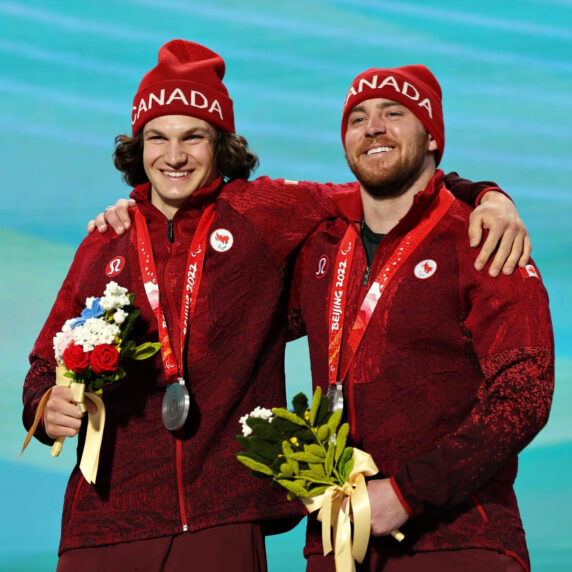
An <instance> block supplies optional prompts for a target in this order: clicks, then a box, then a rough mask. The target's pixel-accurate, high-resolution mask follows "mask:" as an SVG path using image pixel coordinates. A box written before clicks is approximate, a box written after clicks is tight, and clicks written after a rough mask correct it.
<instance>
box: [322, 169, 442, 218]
mask: <svg viewBox="0 0 572 572" xmlns="http://www.w3.org/2000/svg"><path fill="white" fill-rule="evenodd" d="M444 181H445V175H444V173H443V171H441V169H437V171H436V172H435V174H434V175H433V177H431V180H430V181H429V183H428V184H427V186H426V187H425V189H423V190H422V191H419V192H418V193H417V194H416V195H415V197H414V198H413V204H412V205H411V208H410V209H409V211H408V212H407V213H406V214H405V216H404V217H403V218H402V219H401V220H400V221H399V224H398V226H399V227H401V226H402V225H404V226H406V227H407V228H411V227H412V226H414V225H415V224H416V222H417V221H418V220H419V218H420V217H421V216H422V215H423V213H424V212H425V210H426V209H427V208H428V207H429V205H430V204H431V201H432V200H433V198H434V197H435V196H436V195H437V193H438V192H439V190H440V189H441V187H442V186H443V184H444ZM333 200H334V201H335V203H336V204H337V206H338V209H339V210H340V212H341V213H342V216H343V217H344V218H346V219H347V220H348V221H350V222H361V220H362V217H363V203H362V200H361V193H360V185H359V183H358V182H356V183H355V184H354V185H353V186H352V188H350V189H348V190H344V191H340V192H337V193H334V195H333Z"/></svg>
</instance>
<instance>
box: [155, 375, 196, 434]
mask: <svg viewBox="0 0 572 572" xmlns="http://www.w3.org/2000/svg"><path fill="white" fill-rule="evenodd" d="M190 401H191V400H190V398H189V392H188V391H187V388H186V386H185V381H184V380H183V379H182V378H179V383H171V385H169V387H167V391H166V392H165V396H164V397H163V411H162V416H163V425H165V427H166V428H167V429H168V430H169V431H177V430H178V429H180V428H181V427H182V426H183V425H184V424H185V421H186V420H187V415H188V414H189V405H190Z"/></svg>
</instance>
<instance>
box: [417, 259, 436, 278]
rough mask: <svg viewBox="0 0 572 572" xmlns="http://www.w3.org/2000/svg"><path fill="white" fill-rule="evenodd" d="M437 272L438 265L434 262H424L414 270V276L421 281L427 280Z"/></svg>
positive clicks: (428, 260) (429, 260)
mask: <svg viewBox="0 0 572 572" xmlns="http://www.w3.org/2000/svg"><path fill="white" fill-rule="evenodd" d="M436 271H437V263H436V262H435V261H434V260H431V259H427V260H422V261H421V262H419V264H417V265H416V266H415V268H414V269H413V274H415V276H416V277H417V278H419V279H420V280H426V279H427V278H430V277H431V276H433V274H435V272H436Z"/></svg>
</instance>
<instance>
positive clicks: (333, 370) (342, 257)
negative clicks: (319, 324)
mask: <svg viewBox="0 0 572 572" xmlns="http://www.w3.org/2000/svg"><path fill="white" fill-rule="evenodd" d="M358 239H359V236H358V232H357V230H356V229H355V227H354V225H353V224H350V225H349V226H348V228H347V230H346V232H345V234H344V237H343V238H342V242H341V243H340V246H339V248H338V253H337V254H336V266H335V268H334V276H333V278H332V288H331V292H330V303H329V312H328V318H329V319H328V323H329V341H330V343H329V352H328V366H329V367H328V382H329V384H330V386H334V385H336V382H337V381H338V366H339V363H340V348H341V346H342V332H343V328H344V317H345V311H346V295H347V291H348V288H347V284H348V278H349V274H350V269H351V267H352V260H353V257H354V252H355V250H356V244H357V241H358ZM341 379H343V378H341ZM340 381H341V380H340Z"/></svg>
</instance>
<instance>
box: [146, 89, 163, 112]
mask: <svg viewBox="0 0 572 572" xmlns="http://www.w3.org/2000/svg"><path fill="white" fill-rule="evenodd" d="M153 101H156V102H157V105H165V90H164V89H162V90H161V95H159V97H157V96H156V95H155V94H154V93H150V94H149V109H151V107H153Z"/></svg>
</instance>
